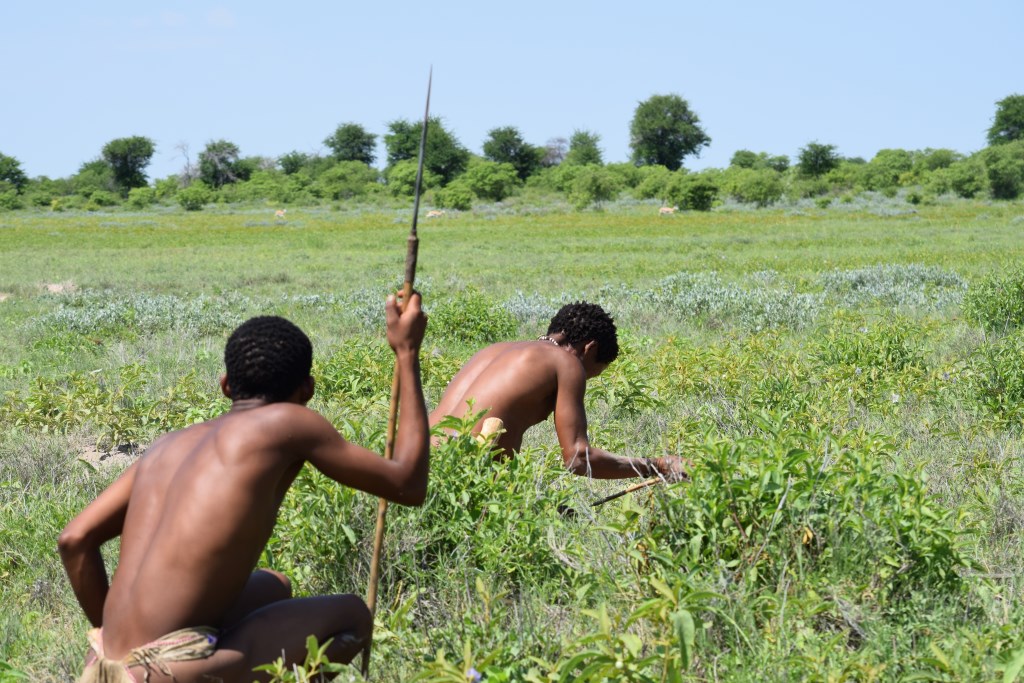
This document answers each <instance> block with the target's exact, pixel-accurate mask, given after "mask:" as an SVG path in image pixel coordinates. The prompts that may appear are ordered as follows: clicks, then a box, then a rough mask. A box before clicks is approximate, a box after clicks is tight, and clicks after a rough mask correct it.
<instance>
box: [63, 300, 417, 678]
mask: <svg viewBox="0 0 1024 683" xmlns="http://www.w3.org/2000/svg"><path fill="white" fill-rule="evenodd" d="M385 313H386V319H387V338H388V342H389V343H390V345H391V347H392V349H393V350H394V352H395V356H396V362H397V364H398V371H399V373H400V381H401V395H400V401H401V405H402V419H401V422H400V424H399V428H398V433H397V435H396V439H395V447H394V459H393V460H390V461H388V460H385V459H383V458H381V457H380V456H379V455H378V454H376V453H373V452H371V451H369V450H367V449H366V448H363V447H362V446H358V445H356V444H353V443H349V442H347V441H345V439H343V438H342V437H341V435H340V434H339V433H338V432H337V430H336V429H335V428H334V427H333V426H332V425H331V423H330V422H328V421H327V420H326V419H324V418H323V417H322V416H321V415H319V414H318V413H316V412H314V411H312V410H310V409H309V408H307V407H306V403H307V402H308V401H309V400H310V398H311V397H312V396H313V378H312V377H311V376H310V367H311V364H312V346H311V344H310V341H309V339H308V338H307V337H306V335H305V334H304V333H303V332H302V331H301V330H300V329H299V328H298V327H296V326H295V325H293V324H292V323H290V322H288V321H287V320H285V319H283V318H278V317H259V318H253V319H251V320H249V321H247V322H245V323H244V324H242V325H241V326H240V327H239V328H238V329H237V330H235V331H234V333H233V334H232V335H231V337H230V338H229V339H228V342H227V346H226V348H225V351H224V361H225V365H226V371H227V372H226V374H225V375H224V376H223V377H222V378H221V388H222V390H223V392H224V394H225V395H226V396H227V397H228V398H230V399H231V401H232V404H231V409H230V410H229V411H228V412H227V413H225V414H224V415H221V416H220V417H218V418H216V419H213V420H210V421H208V422H204V423H201V424H196V425H193V426H191V427H188V428H186V429H182V430H180V431H176V432H171V433H169V434H165V435H164V436H162V437H160V438H159V439H157V440H156V441H155V442H154V443H153V445H152V446H151V447H150V448H149V450H148V451H147V452H146V453H145V455H143V456H142V457H141V458H140V459H139V460H138V461H136V462H135V463H134V464H132V466H131V467H129V468H128V469H127V470H125V472H124V474H122V475H121V477H120V478H119V479H117V481H115V482H114V483H113V484H111V485H110V486H109V487H108V488H107V489H106V490H104V491H103V492H102V493H101V494H100V495H99V496H98V497H97V498H96V499H95V500H94V501H93V502H92V503H91V504H90V505H89V506H88V507H86V508H85V510H84V511H82V512H81V513H80V514H79V515H78V516H77V517H75V518H74V519H73V520H72V521H71V522H70V523H69V524H68V525H67V527H65V529H64V531H63V532H62V533H61V535H60V539H59V541H58V547H59V550H60V555H61V559H62V561H63V563H64V567H65V570H66V571H67V575H68V578H69V580H70V582H71V586H72V588H73V589H74V592H75V595H76V597H77V598H78V601H79V603H80V604H81V606H82V609H83V610H84V611H85V614H86V616H87V617H88V619H89V621H90V622H91V623H92V625H93V626H94V627H95V628H94V629H93V630H92V631H91V632H90V633H89V644H90V651H89V655H88V658H87V660H86V669H85V673H84V674H83V675H82V677H81V678H80V679H79V680H80V681H86V682H90V681H151V682H152V683H159V682H162V681H172V680H173V681H177V682H178V683H187V682H189V681H245V682H246V683H248V681H252V680H253V679H254V678H258V676H255V675H254V674H253V668H254V667H257V666H260V665H262V664H267V663H271V662H273V661H275V660H276V659H277V658H279V657H281V656H282V655H283V656H284V658H285V661H286V662H287V663H288V664H292V663H294V662H301V661H303V659H304V657H305V641H306V639H307V637H308V636H310V635H312V636H315V637H316V638H317V639H318V641H319V642H321V643H323V642H325V641H326V640H327V639H328V638H332V639H333V642H332V643H331V646H330V648H329V649H328V651H327V655H328V657H329V658H330V659H331V661H336V662H348V661H350V660H351V659H352V658H353V657H354V656H355V655H356V654H357V653H358V652H359V651H360V650H361V649H362V648H363V647H364V646H365V645H366V643H367V641H368V640H369V638H370V635H371V631H372V627H373V623H372V618H371V615H370V612H369V610H368V609H367V606H366V604H365V603H364V602H363V600H362V599H361V598H359V597H358V596H356V595H328V596H323V597H310V598H292V597H291V586H290V584H289V581H288V579H287V577H285V576H284V575H282V574H279V573H277V572H274V571H270V570H265V569H261V570H256V571H254V568H255V566H256V563H257V560H258V559H259V558H260V556H261V554H262V552H263V549H264V546H265V545H266V543H267V540H268V539H269V538H270V535H271V533H272V531H273V529H274V523H275V520H276V517H277V512H278V508H279V507H280V505H281V501H282V499H283V498H284V495H285V492H286V491H287V490H288V487H289V486H290V485H291V484H292V482H293V481H294V479H295V477H296V476H297V475H298V473H299V471H300V470H301V469H302V466H303V465H304V464H305V463H306V462H307V461H308V462H309V463H311V464H312V465H313V466H314V467H315V468H317V469H318V470H320V471H321V472H323V473H324V474H325V475H327V476H328V477H330V478H331V479H333V480H335V481H337V482H338V483H340V484H342V485H345V486H351V487H353V488H357V489H359V490H361V491H365V492H367V493H370V494H373V495H375V496H380V497H383V498H386V499H388V500H390V501H393V502H396V503H401V504H405V505H421V504H422V503H423V500H424V497H425V495H426V489H427V474H428V468H429V450H428V448H429V435H428V427H427V412H426V407H425V405H424V401H423V393H422V388H421V385H420V369H419V348H420V344H421V342H422V340H423V333H424V330H425V329H426V316H425V315H424V313H423V312H422V310H421V308H420V297H419V295H418V294H413V295H412V297H411V300H410V301H409V302H408V305H407V306H406V307H405V310H404V311H402V310H401V308H400V307H399V303H398V301H397V300H396V299H395V298H394V297H389V299H388V301H387V304H386V306H385ZM117 536H120V537H121V549H120V556H119V560H118V564H117V569H116V571H115V572H114V576H113V579H112V580H111V581H109V582H108V580H107V575H106V571H105V569H104V566H103V560H102V557H101V555H100V546H102V545H103V544H104V543H105V542H107V541H109V540H111V539H113V538H115V537H117Z"/></svg>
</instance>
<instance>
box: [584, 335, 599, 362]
mask: <svg viewBox="0 0 1024 683" xmlns="http://www.w3.org/2000/svg"><path fill="white" fill-rule="evenodd" d="M583 358H585V359H589V360H593V361H596V360H597V340H595V339H592V340H590V341H588V342H587V343H586V344H584V345H583Z"/></svg>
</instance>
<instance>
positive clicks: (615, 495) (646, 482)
mask: <svg viewBox="0 0 1024 683" xmlns="http://www.w3.org/2000/svg"><path fill="white" fill-rule="evenodd" d="M662 481H663V480H662V478H661V477H651V478H650V479H645V480H644V481H642V482H640V483H639V484H633V485H632V486H630V487H628V488H624V489H622V490H621V491H619V492H618V493H613V494H612V495H610V496H605V497H604V498H602V499H601V500H595V501H594V502H593V503H591V507H595V508H596V507H597V506H598V505H604V504H605V503H607V502H608V501H610V500H615V499H616V498H622V497H623V496H624V495H626V494H627V493H633V491H639V490H640V489H645V488H647V487H648V486H654V485H655V484H658V483H661V482H662Z"/></svg>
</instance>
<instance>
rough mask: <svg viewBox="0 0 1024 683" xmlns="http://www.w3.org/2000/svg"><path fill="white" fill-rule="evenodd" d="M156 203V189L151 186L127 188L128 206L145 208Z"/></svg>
mask: <svg viewBox="0 0 1024 683" xmlns="http://www.w3.org/2000/svg"><path fill="white" fill-rule="evenodd" d="M154 203H156V190H154V189H153V188H152V187H133V188H132V189H130V190H128V201H127V204H128V206H130V207H132V208H133V209H145V208H146V207H147V206H151V205H153V204H154Z"/></svg>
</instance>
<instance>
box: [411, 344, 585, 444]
mask: <svg viewBox="0 0 1024 683" xmlns="http://www.w3.org/2000/svg"><path fill="white" fill-rule="evenodd" d="M582 372H583V371H582V367H581V366H580V363H579V361H578V360H577V359H576V358H575V357H573V356H572V355H571V354H569V353H566V351H565V349H564V348H561V347H557V346H554V345H552V344H550V343H547V342H540V341H521V342H501V343H498V344H493V345H491V346H488V347H487V348H485V349H482V350H481V351H479V352H477V353H476V354H475V355H474V356H473V357H472V358H470V359H469V361H468V362H467V363H466V365H465V366H463V368H462V369H461V370H460V371H459V372H458V374H456V375H455V377H453V378H452V381H451V382H450V383H449V385H448V387H447V388H446V389H445V392H444V395H443V396H442V397H441V401H440V402H439V403H438V405H437V407H436V408H435V409H434V410H433V412H431V414H430V424H431V425H432V426H433V425H436V424H437V423H438V422H440V421H441V420H442V419H444V418H445V417H446V416H448V415H454V416H456V417H463V416H464V415H465V414H466V412H467V410H468V401H470V400H472V401H473V410H474V411H481V410H487V411H488V412H487V415H486V417H497V418H501V420H502V422H504V427H505V433H504V434H502V436H501V438H500V439H499V440H498V443H497V445H498V447H499V448H502V449H504V450H505V451H506V452H508V453H512V452H515V451H518V450H519V448H520V447H521V446H522V442H523V434H524V433H525V432H526V430H527V429H529V428H530V427H532V426H534V425H536V424H539V423H540V422H543V421H544V420H546V419H547V418H548V417H549V416H550V415H551V413H552V412H553V411H554V410H555V404H556V399H557V397H558V388H559V377H560V374H561V375H562V376H563V377H564V376H565V374H566V373H568V374H573V373H575V374H576V375H578V379H579V382H580V386H581V387H582V383H583V374H582ZM582 398H583V396H582V391H580V392H579V402H580V403H581V404H582ZM479 428H480V425H479V424H477V426H476V428H475V429H476V431H479Z"/></svg>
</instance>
